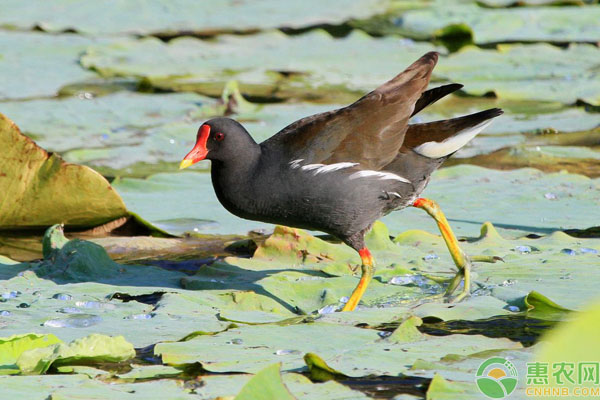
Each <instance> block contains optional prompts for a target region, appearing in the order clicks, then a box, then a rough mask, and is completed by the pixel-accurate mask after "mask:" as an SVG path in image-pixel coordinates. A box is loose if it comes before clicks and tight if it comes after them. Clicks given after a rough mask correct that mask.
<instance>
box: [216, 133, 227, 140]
mask: <svg viewBox="0 0 600 400" xmlns="http://www.w3.org/2000/svg"><path fill="white" fill-rule="evenodd" d="M223 139H225V134H224V133H221V132H217V133H215V140H216V141H217V142H220V141H221V140H223Z"/></svg>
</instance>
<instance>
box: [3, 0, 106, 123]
mask: <svg viewBox="0 0 600 400" xmlns="http://www.w3.org/2000/svg"><path fill="white" fill-rule="evenodd" d="M5 10H8V8H5ZM2 14H3V15H4V16H7V15H9V14H12V12H5V13H2ZM106 42H108V40H106V39H93V38H88V37H82V36H77V35H66V34H57V35H44V34H41V33H34V32H31V33H27V32H7V31H2V32H0V49H2V50H1V51H0V75H2V76H6V77H8V76H10V77H12V79H3V80H2V82H1V83H0V99H1V100H5V99H26V98H31V97H41V96H55V95H56V94H57V93H58V92H59V90H60V88H61V87H63V86H66V85H68V84H73V83H78V82H84V81H87V80H91V79H94V78H96V77H97V75H96V74H95V73H93V72H91V71H88V70H86V69H84V68H82V67H81V65H79V63H78V57H79V55H80V54H81V53H82V52H83V51H84V50H85V49H86V48H87V47H88V46H89V45H91V44H93V43H106ZM2 112H4V110H2Z"/></svg>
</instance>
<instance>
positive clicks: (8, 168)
mask: <svg viewBox="0 0 600 400" xmlns="http://www.w3.org/2000/svg"><path fill="white" fill-rule="evenodd" d="M0 141H2V143H4V144H5V145H6V146H7V147H6V148H7V149H9V150H8V153H6V154H4V156H3V157H2V158H1V159H0V180H3V181H5V182H11V184H8V186H6V184H3V185H2V186H3V187H5V188H6V190H4V196H5V201H3V203H2V206H1V207H2V213H1V215H2V216H1V217H0V228H3V229H11V228H20V229H23V228H34V227H45V226H48V225H52V224H56V223H64V224H66V225H69V226H78V227H82V226H84V227H89V226H96V225H100V224H103V223H105V222H108V221H111V220H114V219H117V218H120V217H123V216H125V215H127V211H126V209H125V204H123V201H122V200H121V197H119V195H118V194H117V193H116V192H115V191H114V190H113V189H112V187H111V186H110V184H109V183H108V182H107V181H106V180H105V179H104V178H103V177H102V176H101V175H100V174H98V173H97V172H95V171H93V170H92V169H90V168H88V167H84V166H79V165H72V164H67V163H65V162H64V161H63V160H62V159H61V158H60V157H59V156H58V155H56V154H48V153H47V152H46V151H45V150H44V149H42V148H40V147H38V146H37V145H36V144H35V143H34V142H33V141H32V140H31V139H29V138H27V137H26V136H24V135H23V134H22V133H21V132H20V131H19V128H17V126H16V125H15V124H14V123H13V122H12V121H11V120H9V119H8V118H6V117H5V116H4V115H1V114H0Z"/></svg>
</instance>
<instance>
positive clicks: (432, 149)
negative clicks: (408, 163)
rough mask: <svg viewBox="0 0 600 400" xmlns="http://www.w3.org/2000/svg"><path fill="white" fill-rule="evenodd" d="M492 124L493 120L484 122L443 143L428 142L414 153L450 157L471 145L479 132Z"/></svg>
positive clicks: (430, 156)
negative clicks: (470, 142)
mask: <svg viewBox="0 0 600 400" xmlns="http://www.w3.org/2000/svg"><path fill="white" fill-rule="evenodd" d="M491 123H492V120H487V121H483V122H482V123H480V124H477V125H475V126H473V127H471V128H467V129H463V130H462V131H460V132H458V133H457V134H456V135H454V136H450V137H449V138H447V139H446V140H443V141H441V142H426V143H423V144H421V145H419V146H417V147H415V148H414V151H415V152H416V153H418V154H420V155H422V156H425V157H428V158H442V157H445V156H447V155H450V154H452V153H454V152H455V151H457V150H458V149H460V148H461V147H463V146H464V145H466V144H467V143H469V141H470V140H471V139H473V138H474V137H475V136H477V134H478V133H479V132H481V131H482V130H483V129H484V128H485V127H486V126H488V125H489V124H491Z"/></svg>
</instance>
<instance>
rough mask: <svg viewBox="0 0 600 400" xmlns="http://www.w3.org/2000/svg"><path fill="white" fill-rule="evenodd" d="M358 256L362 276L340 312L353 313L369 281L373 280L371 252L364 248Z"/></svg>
mask: <svg viewBox="0 0 600 400" xmlns="http://www.w3.org/2000/svg"><path fill="white" fill-rule="evenodd" d="M358 254H360V259H361V260H362V265H361V270H362V276H361V277H360V281H359V282H358V285H357V286H356V289H354V291H353V292H352V296H350V299H348V302H347V303H346V305H345V306H344V308H343V309H342V311H353V310H354V309H355V308H356V306H357V305H358V302H359V301H360V299H361V297H362V296H363V294H364V293H365V291H366V290H367V286H368V285H369V282H371V279H372V278H373V274H374V273H375V266H374V263H373V256H371V252H370V251H369V249H367V248H366V247H365V248H364V249H361V250H360V251H359V252H358Z"/></svg>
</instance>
